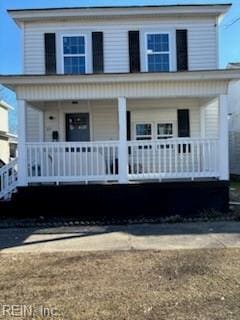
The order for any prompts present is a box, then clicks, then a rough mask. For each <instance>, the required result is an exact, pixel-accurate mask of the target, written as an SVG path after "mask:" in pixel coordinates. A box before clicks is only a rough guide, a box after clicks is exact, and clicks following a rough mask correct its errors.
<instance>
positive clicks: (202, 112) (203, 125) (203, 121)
mask: <svg viewBox="0 0 240 320" xmlns="http://www.w3.org/2000/svg"><path fill="white" fill-rule="evenodd" d="M205 113H206V106H205V105H204V106H201V108H200V126H201V138H205V136H206V119H205Z"/></svg>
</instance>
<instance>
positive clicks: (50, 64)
mask: <svg viewBox="0 0 240 320" xmlns="http://www.w3.org/2000/svg"><path fill="white" fill-rule="evenodd" d="M44 42H45V72H46V74H56V35H55V33H45V34H44Z"/></svg>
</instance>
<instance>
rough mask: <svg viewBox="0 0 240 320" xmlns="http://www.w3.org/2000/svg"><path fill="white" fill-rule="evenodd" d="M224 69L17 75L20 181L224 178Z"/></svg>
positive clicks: (12, 84)
mask: <svg viewBox="0 0 240 320" xmlns="http://www.w3.org/2000/svg"><path fill="white" fill-rule="evenodd" d="M236 76H237V75H235V73H233V72H229V71H201V72H183V73H166V74H165V73H163V74H126V75H125V74H123V75H113V74H105V75H85V76H84V75H81V76H66V75H63V76H59V75H58V76H41V75H38V76H19V77H14V78H12V79H9V78H7V79H6V80H5V82H9V84H10V85H9V86H10V87H13V88H14V89H15V91H16V94H17V98H18V123H19V159H18V185H19V186H26V185H28V184H39V183H40V184H41V183H55V184H61V183H65V184H68V183H74V184H79V183H81V184H82V183H84V184H85V183H120V184H125V183H129V182H144V181H154V182H155V181H156V182H161V181H162V182H164V181H189V180H207V181H208V180H209V181H210V180H228V178H229V172H228V152H227V150H228V116H227V114H228V111H227V93H228V84H229V81H230V80H231V79H233V78H234V77H236Z"/></svg>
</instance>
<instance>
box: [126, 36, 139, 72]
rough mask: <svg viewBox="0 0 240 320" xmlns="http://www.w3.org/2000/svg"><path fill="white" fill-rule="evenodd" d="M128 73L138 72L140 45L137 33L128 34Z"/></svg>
mask: <svg viewBox="0 0 240 320" xmlns="http://www.w3.org/2000/svg"><path fill="white" fill-rule="evenodd" d="M128 45H129V71H130V72H131V73H133V72H140V43H139V31H129V32H128Z"/></svg>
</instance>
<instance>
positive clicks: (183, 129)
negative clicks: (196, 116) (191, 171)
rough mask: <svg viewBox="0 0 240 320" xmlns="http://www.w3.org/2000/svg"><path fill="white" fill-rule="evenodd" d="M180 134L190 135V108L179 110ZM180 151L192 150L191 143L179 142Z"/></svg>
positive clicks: (182, 135)
mask: <svg viewBox="0 0 240 320" xmlns="http://www.w3.org/2000/svg"><path fill="white" fill-rule="evenodd" d="M177 112H178V136H179V137H182V138H184V137H185V138H186V137H190V119H189V110H188V109H182V110H178V111H177ZM178 152H179V153H181V152H183V153H186V152H188V153H189V152H191V145H190V144H179V145H178Z"/></svg>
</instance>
